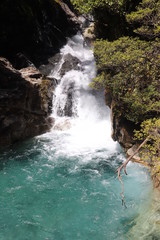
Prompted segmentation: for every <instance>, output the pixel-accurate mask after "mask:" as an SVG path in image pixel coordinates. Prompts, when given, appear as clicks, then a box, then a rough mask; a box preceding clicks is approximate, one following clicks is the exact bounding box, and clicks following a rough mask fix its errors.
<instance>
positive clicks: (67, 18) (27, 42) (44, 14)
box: [0, 0, 79, 68]
mask: <svg viewBox="0 0 160 240" xmlns="http://www.w3.org/2000/svg"><path fill="white" fill-rule="evenodd" d="M65 2H68V4H69V5H70V6H71V4H70V1H65ZM65 2H63V1H62V0H57V1H56V0H14V1H12V0H7V1H6V0H1V2H0V29H1V31H0V52H1V56H4V57H6V58H8V59H9V60H10V61H11V62H12V63H13V64H14V62H15V56H16V54H17V53H18V54H19V53H20V54H24V55H25V56H27V58H28V59H29V60H30V61H31V62H33V63H34V64H36V65H39V64H40V63H43V62H44V61H46V60H47V58H48V56H49V55H50V56H51V55H53V54H54V53H56V52H57V51H59V49H60V47H61V46H62V45H63V44H64V43H65V42H66V37H68V36H70V35H73V34H75V33H76V32H77V30H78V29H79V21H78V19H77V17H76V16H75V14H74V13H73V12H72V11H71V10H70V8H69V7H68V5H67V4H66V3H65ZM16 62H17V61H16ZM16 67H18V66H16ZM19 68H21V66H20V67H19Z"/></svg>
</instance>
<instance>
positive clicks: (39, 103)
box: [0, 58, 53, 145]
mask: <svg viewBox="0 0 160 240" xmlns="http://www.w3.org/2000/svg"><path fill="white" fill-rule="evenodd" d="M52 94H53V82H52V81H51V80H50V79H47V78H44V76H43V75H42V74H41V73H40V72H39V71H38V70H37V69H36V68H34V67H28V68H24V69H21V70H20V71H18V70H16V69H14V68H13V67H12V65H11V64H10V63H9V61H7V60H6V59H4V58H0V145H8V144H11V143H14V142H16V141H18V140H20V139H25V138H27V137H32V136H35V135H37V134H41V133H44V132H45V131H47V130H49V128H50V127H51V126H52V121H51V119H50V118H49V113H50V112H51V104H52Z"/></svg>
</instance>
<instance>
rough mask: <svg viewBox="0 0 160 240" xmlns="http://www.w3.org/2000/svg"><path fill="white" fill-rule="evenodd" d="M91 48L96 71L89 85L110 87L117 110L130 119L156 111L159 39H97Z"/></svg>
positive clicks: (159, 95)
mask: <svg viewBox="0 0 160 240" xmlns="http://www.w3.org/2000/svg"><path fill="white" fill-rule="evenodd" d="M94 52H95V57H96V61H97V68H98V73H99V74H98V76H97V78H95V79H94V80H93V82H92V84H91V86H92V87H93V88H95V89H97V88H101V87H103V88H105V87H107V88H110V91H111V95H112V98H113V99H114V100H115V101H116V103H117V105H118V106H119V109H120V111H121V114H122V115H123V116H124V117H126V118H127V119H128V120H130V121H132V122H135V123H139V122H141V121H143V120H144V119H145V118H148V117H150V116H152V115H157V114H159V112H160V110H159V109H160V93H159V90H160V82H159V76H160V67H159V62H160V40H159V39H157V40H156V41H154V42H145V41H141V40H139V39H137V38H136V39H133V38H129V37H123V38H120V39H118V40H116V41H114V42H109V41H106V40H97V41H96V42H95V49H94Z"/></svg>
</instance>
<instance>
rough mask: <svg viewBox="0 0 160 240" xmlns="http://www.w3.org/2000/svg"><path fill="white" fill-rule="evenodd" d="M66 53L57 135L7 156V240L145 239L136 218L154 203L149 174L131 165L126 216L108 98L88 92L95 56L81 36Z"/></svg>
mask: <svg viewBox="0 0 160 240" xmlns="http://www.w3.org/2000/svg"><path fill="white" fill-rule="evenodd" d="M60 54H61V60H60V62H59V64H58V65H57V66H56V67H55V68H54V69H53V71H52V72H51V74H50V76H52V77H54V78H56V79H57V81H58V82H59V84H58V86H57V88H56V90H55V96H54V99H53V114H52V115H53V117H54V118H55V124H54V126H53V129H52V131H51V132H49V133H46V134H44V135H42V136H38V137H36V138H34V139H32V140H30V141H26V142H25V143H23V144H17V145H15V146H13V147H12V148H10V149H9V150H8V151H5V152H2V153H1V155H0V160H1V161H0V168H1V171H0V182H1V184H0V192H1V196H0V211H1V214H0V228H1V231H0V239H1V240H4V239H7V240H10V239H16V240H22V239H26V240H28V239H33V240H44V239H48V240H53V239H54V240H62V239H63V240H71V239H75V240H88V239H92V240H125V239H139V238H138V237H137V236H139V235H138V234H139V232H140V231H137V230H135V226H136V220H135V219H136V218H137V217H138V216H139V215H140V213H141V211H142V209H143V210H144V209H148V206H149V204H150V200H151V199H150V198H149V197H148V196H149V193H150V192H151V189H152V187H151V182H150V178H149V176H148V173H147V171H146V170H145V169H144V168H143V167H141V166H138V165H135V164H130V165H129V166H128V172H129V175H128V176H127V177H124V176H123V178H124V185H125V196H126V202H127V207H128V208H127V209H124V208H123V207H122V206H121V199H120V191H121V186H120V184H119V182H118V180H117V176H116V174H115V170H116V169H117V167H118V164H119V163H120V162H122V161H123V160H124V156H123V153H122V152H121V150H120V147H119V146H118V144H116V143H115V142H113V140H112V139H111V137H110V135H111V131H110V129H111V126H110V119H109V110H108V109H107V107H106V106H105V103H104V98H103V94H101V93H95V92H94V91H93V90H91V89H90V87H89V83H90V81H91V80H92V78H93V77H95V74H96V69H95V63H94V57H93V53H92V50H91V49H89V48H88V47H86V46H85V44H84V40H83V37H82V36H81V35H80V34H78V35H76V36H75V37H73V38H72V39H69V41H68V43H67V45H66V46H65V47H64V48H62V50H61V53H60ZM67 57H69V60H68V62H66V61H67V60H65V59H67ZM71 59H72V60H74V61H75V62H76V64H74V63H73V62H71ZM64 66H65V67H66V66H67V71H66V72H65V71H64V69H63V68H64ZM71 67H72V69H71ZM60 79H61V80H60ZM142 206H143V207H142ZM133 226H134V227H133ZM133 232H134V233H135V232H136V236H135V235H134V233H133ZM143 236H144V235H143ZM143 236H142V237H143ZM141 239H145V238H141Z"/></svg>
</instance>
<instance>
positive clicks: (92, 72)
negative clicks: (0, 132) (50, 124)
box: [50, 34, 117, 155]
mask: <svg viewBox="0 0 160 240" xmlns="http://www.w3.org/2000/svg"><path fill="white" fill-rule="evenodd" d="M84 45H85V44H84V39H83V37H82V35H81V34H77V35H76V36H75V37H73V38H72V39H69V41H68V44H67V45H66V46H65V47H64V48H62V50H61V56H62V57H61V61H60V63H59V64H58V66H56V68H55V69H54V70H53V71H52V72H51V74H50V76H51V77H54V78H57V79H58V80H59V79H60V78H61V75H60V73H61V67H62V65H63V63H64V62H65V60H64V59H65V57H66V56H67V55H68V54H69V55H71V56H72V57H74V58H77V59H78V60H79V63H78V65H79V66H78V68H79V69H78V70H73V69H71V70H70V71H67V72H66V74H65V75H64V76H63V77H62V79H61V81H60V84H59V85H58V86H57V88H56V91H55V97H54V99H53V115H52V116H53V117H54V118H55V119H56V124H55V126H56V127H55V128H58V127H59V128H61V129H66V128H67V127H68V128H70V129H68V130H67V131H66V132H67V133H68V135H67V139H66V142H67V143H66V145H65V149H64V148H63V151H65V150H66V151H68V152H67V153H68V154H75V155H76V154H79V153H80V152H81V153H82V152H85V151H88V152H89V153H90V154H93V152H96V150H98V149H103V148H104V149H107V150H108V151H109V152H110V154H111V153H113V152H116V148H117V144H116V143H115V142H113V140H112V139H111V125H110V119H109V109H108V108H107V107H106V105H105V102H104V96H103V93H96V92H94V91H93V90H92V89H91V88H90V87H89V83H90V82H91V80H92V79H93V78H94V77H95V76H96V67H95V61H94V56H93V52H92V51H91V49H89V48H88V47H85V46H84ZM68 92H70V95H69V94H68ZM68 95H69V96H68ZM68 102H69V103H68ZM66 106H67V107H66ZM66 108H67V110H66ZM70 113H71V114H70ZM68 116H69V117H68ZM70 116H72V117H70ZM55 128H54V129H55ZM104 132H106V134H104ZM53 134H54V131H53ZM62 134H64V131H63V133H62Z"/></svg>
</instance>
